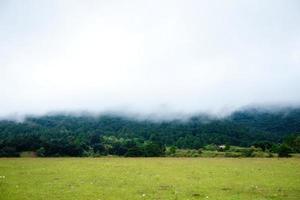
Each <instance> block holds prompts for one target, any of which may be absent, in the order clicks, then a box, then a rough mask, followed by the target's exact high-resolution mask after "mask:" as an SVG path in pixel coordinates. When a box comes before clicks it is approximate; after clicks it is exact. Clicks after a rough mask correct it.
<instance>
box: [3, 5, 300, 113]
mask: <svg viewBox="0 0 300 200" xmlns="http://www.w3.org/2000/svg"><path fill="white" fill-rule="evenodd" d="M299 11H300V2H299V1H297V0H281V1H279V0H265V1H259V0H251V1H250V0H249V1H237V0H229V1H217V0H212V1H211V0H210V1H208V0H207V1H204V0H203V1H196V0H195V1H189V0H188V1H183V0H182V1H174V0H172V1H171V0H167V1H163V2H162V1H156V0H154V1H126V2H124V1H117V0H114V1H109V2H108V1H96V0H87V1H76V0H75V1H67V0H64V1H58V0H57V1H50V0H49V1H38V0H32V1H27V2H26V3H25V2H21V1H8V0H7V1H6V0H4V1H1V2H0V94H1V97H0V118H20V116H24V115H42V114H45V113H49V112H50V113H51V112H71V113H76V112H79V113H80V112H81V111H86V112H90V113H98V114H99V113H107V112H113V113H123V114H124V113H126V114H131V115H136V116H152V117H159V118H172V117H174V118H178V117H181V116H190V115H193V114H196V113H210V114H213V115H219V116H222V115H227V114H229V113H231V112H233V111H235V110H237V109H241V108H244V107H247V106H251V105H260V106H262V107H263V106H266V107H267V106H275V107H276V106H279V107H284V106H298V105H299V103H300V92H299V91H300V12H299Z"/></svg>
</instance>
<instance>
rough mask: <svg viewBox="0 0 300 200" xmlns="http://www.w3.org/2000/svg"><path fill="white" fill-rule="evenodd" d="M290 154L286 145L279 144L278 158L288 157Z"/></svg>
mask: <svg viewBox="0 0 300 200" xmlns="http://www.w3.org/2000/svg"><path fill="white" fill-rule="evenodd" d="M291 152H292V150H291V148H290V147H289V146H288V145H287V144H281V145H280V146H279V149H278V157H290V156H291V155H290V153H291Z"/></svg>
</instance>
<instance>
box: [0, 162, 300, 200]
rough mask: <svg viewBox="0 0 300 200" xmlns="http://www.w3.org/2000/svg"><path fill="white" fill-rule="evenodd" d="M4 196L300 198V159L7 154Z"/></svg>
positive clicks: (0, 194)
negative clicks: (73, 156) (91, 156)
mask: <svg viewBox="0 0 300 200" xmlns="http://www.w3.org/2000/svg"><path fill="white" fill-rule="evenodd" d="M0 199H1V200H42V199H45V200H47V199H49V200H52V199H53V200H71V199H72V200H79V199H80V200H100V199H101V200H112V199H122V200H124V199H128V200H134V199H161V200H165V199H214V200H217V199H222V200H234V199H241V200H247V199H249V200H250V199H251V200H253V199H257V200H265V199H285V200H287V199H294V200H298V199H300V159H299V158H288V159H277V158H268V159H267V158H265V159H262V158H249V159H246V158H242V159H238V158H236V159H234V158H108V157H106V158H3V159H0Z"/></svg>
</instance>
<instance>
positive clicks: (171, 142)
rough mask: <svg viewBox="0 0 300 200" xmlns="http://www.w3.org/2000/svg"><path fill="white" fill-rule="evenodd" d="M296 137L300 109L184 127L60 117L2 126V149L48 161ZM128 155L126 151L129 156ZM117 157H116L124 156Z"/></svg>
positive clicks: (197, 120)
mask: <svg viewBox="0 0 300 200" xmlns="http://www.w3.org/2000/svg"><path fill="white" fill-rule="evenodd" d="M297 133H300V108H293V109H292V108H289V109H281V110H277V111H263V110H259V109H248V110H243V111H237V112H234V113H232V114H231V115H230V116H228V117H226V118H212V117H208V116H205V115H198V116H194V117H191V118H189V119H188V120H185V121H181V120H171V121H160V122H158V121H153V120H145V119H143V120H141V119H135V118H130V117H126V116H117V115H102V116H98V117H93V116H90V115H81V116H75V115H63V114H58V115H48V116H41V117H27V118H26V119H25V120H24V121H23V122H15V121H9V120H2V121H0V149H2V151H5V152H6V151H7V149H8V151H9V152H10V151H11V152H21V151H37V150H39V149H41V147H43V151H45V149H46V152H47V151H48V153H49V155H56V154H58V155H61V154H63V155H74V156H77V155H81V154H82V153H83V152H85V151H88V150H90V149H97V151H100V152H101V151H102V150H103V149H104V148H105V145H106V146H107V144H109V145H111V146H114V145H115V143H118V144H119V146H120V148H125V149H126V148H127V147H128V148H133V147H134V146H139V144H143V145H144V144H146V143H147V144H153V145H154V146H155V145H156V147H158V148H160V151H162V149H163V148H164V147H165V146H176V147H177V148H186V149H199V148H201V147H203V146H205V145H208V144H217V145H218V144H229V145H235V146H245V147H246V146H250V145H253V144H255V143H260V142H269V143H280V142H282V141H283V139H284V138H285V137H286V136H288V135H291V134H297ZM111 136H114V137H111ZM123 144H125V147H122V145H123ZM95 145H96V146H95ZM126 145H127V146H126ZM153 145H152V146H153ZM149 148H152V147H151V145H150V147H149ZM153 148H154V147H153ZM3 149H5V150H3ZM125 149H123V150H121V151H124V152H125V151H126V152H127V150H128V149H127V150H125ZM118 151H119V150H116V152H117V153H116V152H115V153H116V154H119V153H118ZM124 152H123V153H124ZM121 155H122V154H121Z"/></svg>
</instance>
